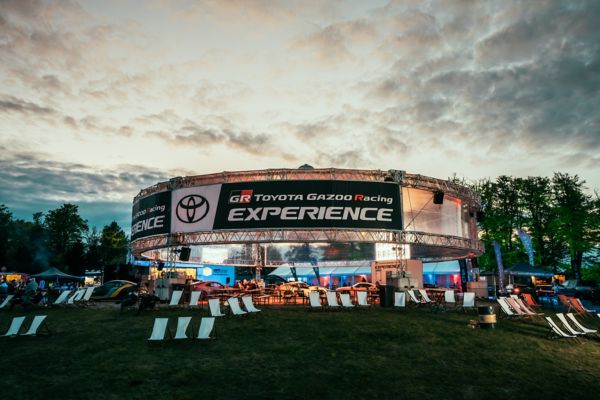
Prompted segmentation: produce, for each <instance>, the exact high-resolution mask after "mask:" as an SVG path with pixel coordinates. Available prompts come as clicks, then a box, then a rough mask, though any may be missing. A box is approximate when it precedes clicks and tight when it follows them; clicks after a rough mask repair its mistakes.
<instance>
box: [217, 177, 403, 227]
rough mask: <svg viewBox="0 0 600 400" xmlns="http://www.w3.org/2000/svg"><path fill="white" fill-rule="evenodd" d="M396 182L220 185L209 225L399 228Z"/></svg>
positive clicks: (279, 182) (289, 182)
mask: <svg viewBox="0 0 600 400" xmlns="http://www.w3.org/2000/svg"><path fill="white" fill-rule="evenodd" d="M401 209H402V208H401V204H400V186H399V185H398V184H397V183H384V182H357V181H273V182H247V183H230V184H223V185H222V187H221V196H220V197H219V203H218V207H217V212H216V215H215V220H214V227H213V229H215V230H218V229H262V228H307V229H310V228H358V229H361V228H363V229H396V230H402V213H401Z"/></svg>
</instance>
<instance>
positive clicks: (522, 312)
mask: <svg viewBox="0 0 600 400" xmlns="http://www.w3.org/2000/svg"><path fill="white" fill-rule="evenodd" d="M505 300H506V302H507V303H508V304H509V305H510V308H512V309H513V310H514V312H515V314H517V315H519V316H521V317H534V316H535V315H531V314H529V313H528V312H527V311H525V310H522V309H521V306H520V305H519V303H517V301H516V300H515V299H513V298H512V297H505Z"/></svg>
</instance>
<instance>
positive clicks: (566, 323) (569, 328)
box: [556, 313, 585, 335]
mask: <svg viewBox="0 0 600 400" xmlns="http://www.w3.org/2000/svg"><path fill="white" fill-rule="evenodd" d="M556 316H557V317H558V319H559V320H560V322H562V324H563V326H564V327H565V328H567V332H569V333H570V334H571V335H585V332H580V331H578V330H577V329H575V328H573V327H572V326H571V324H569V321H567V318H565V316H564V314H563V313H558V314H556Z"/></svg>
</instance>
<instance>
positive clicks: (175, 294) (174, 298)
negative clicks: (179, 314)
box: [169, 290, 183, 307]
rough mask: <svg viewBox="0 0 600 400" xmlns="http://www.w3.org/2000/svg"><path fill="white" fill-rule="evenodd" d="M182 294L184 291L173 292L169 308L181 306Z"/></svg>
mask: <svg viewBox="0 0 600 400" xmlns="http://www.w3.org/2000/svg"><path fill="white" fill-rule="evenodd" d="M182 294H183V290H173V294H172V295H171V301H170V302H169V307H177V306H178V305H179V301H180V300H181V295H182Z"/></svg>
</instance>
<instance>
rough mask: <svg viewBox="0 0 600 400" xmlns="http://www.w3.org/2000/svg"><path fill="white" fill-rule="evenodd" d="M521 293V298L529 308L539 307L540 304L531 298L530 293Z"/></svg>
mask: <svg viewBox="0 0 600 400" xmlns="http://www.w3.org/2000/svg"><path fill="white" fill-rule="evenodd" d="M521 295H522V296H523V299H525V304H527V305H528V306H529V308H531V309H536V308H538V307H541V305H540V304H538V303H536V302H535V300H534V299H533V296H532V295H531V294H529V293H522V294H521Z"/></svg>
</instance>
